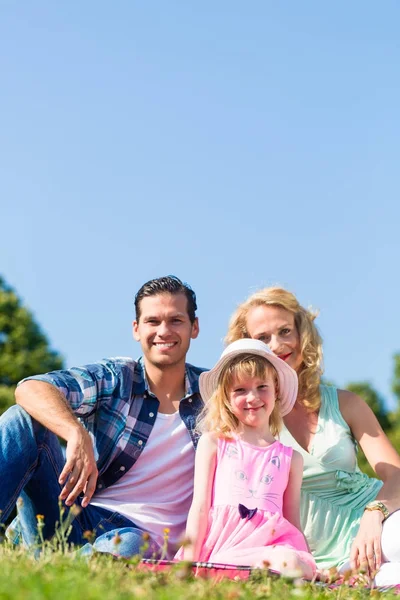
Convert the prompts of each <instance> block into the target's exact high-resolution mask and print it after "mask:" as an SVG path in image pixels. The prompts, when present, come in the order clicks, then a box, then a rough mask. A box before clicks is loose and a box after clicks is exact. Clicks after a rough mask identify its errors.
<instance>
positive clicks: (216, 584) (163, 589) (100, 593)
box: [0, 546, 399, 600]
mask: <svg viewBox="0 0 400 600" xmlns="http://www.w3.org/2000/svg"><path fill="white" fill-rule="evenodd" d="M0 561H1V577H0V599H1V600H3V599H4V600H5V599H10V600H11V599H12V600H26V599H29V600H39V599H40V600H42V599H45V598H49V599H50V598H51V600H67V599H68V600H70V599H72V598H73V599H75V598H79V599H84V600H117V599H118V600H125V599H126V600H128V599H130V600H131V599H134V598H138V599H143V600H153V599H160V600H203V599H204V600H206V599H207V600H208V599H211V598H215V599H218V600H219V599H220V600H261V599H264V600H265V599H267V598H271V599H272V598H278V599H279V600H296V599H297V600H307V599H311V598H312V599H316V600H317V599H321V600H322V599H327V600H328V599H331V600H334V599H337V600H347V599H348V600H350V599H354V600H356V599H360V600H361V599H362V598H370V597H371V596H373V597H374V598H382V599H387V600H389V599H390V598H399V596H395V595H394V594H393V593H392V592H386V593H384V594H381V593H379V592H378V591H376V590H372V591H371V590H369V589H366V588H364V587H359V588H354V589H349V588H347V587H346V586H341V587H340V588H337V589H329V588H327V587H320V586H318V585H312V584H305V585H302V584H300V582H293V581H289V580H284V579H282V578H280V579H276V578H271V577H268V575H267V574H264V573H260V574H257V575H256V576H253V577H252V578H251V579H249V580H247V581H231V580H223V581H215V580H207V579H204V578H195V577H193V576H192V574H191V571H190V570H189V569H187V568H186V566H185V565H184V564H182V565H179V566H178V567H176V568H175V569H174V570H171V571H168V572H167V571H158V572H155V571H143V570H139V569H138V568H137V566H136V564H135V562H134V561H126V560H116V559H113V558H112V557H110V556H101V555H96V556H95V557H92V558H91V559H90V560H86V561H85V560H83V559H81V558H77V557H76V556H74V554H73V553H71V552H70V553H68V552H67V553H64V554H62V553H61V552H53V553H49V552H47V553H46V555H45V556H43V557H41V558H39V559H36V560H35V559H33V558H32V557H30V556H29V555H27V554H26V553H25V552H23V551H21V550H16V549H11V548H10V547H7V546H1V547H0Z"/></svg>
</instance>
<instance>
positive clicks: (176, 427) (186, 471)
mask: <svg viewBox="0 0 400 600" xmlns="http://www.w3.org/2000/svg"><path fill="white" fill-rule="evenodd" d="M194 454H195V453H194V448H193V444H192V440H191V438H190V435H189V432H188V430H187V428H186V426H185V424H184V422H183V421H182V419H181V417H180V415H179V412H176V413H174V414H172V415H167V414H163V413H158V414H157V418H156V420H155V423H154V426H153V429H152V431H151V434H150V436H149V439H148V441H147V443H146V445H145V447H144V449H143V451H142V453H141V455H140V457H139V458H138V460H137V461H136V463H135V464H134V465H133V467H132V468H131V469H129V471H127V472H126V473H125V475H123V476H122V477H121V478H120V479H119V480H118V481H117V482H116V483H114V484H113V485H112V486H110V487H108V488H106V489H104V490H101V491H98V492H96V493H95V494H94V496H93V498H92V501H91V504H92V505H93V506H99V507H101V508H106V509H108V510H110V511H112V512H118V513H120V514H121V515H123V516H124V517H127V518H128V519H131V520H132V521H133V523H135V525H137V526H138V527H140V528H141V529H144V530H145V531H148V532H149V534H150V535H151V537H152V538H153V539H154V540H155V541H156V542H158V543H159V544H160V545H162V544H163V534H164V529H165V528H168V529H169V534H168V541H169V544H171V546H172V548H170V550H171V552H175V548H176V547H177V545H178V544H179V543H180V542H181V541H182V538H183V535H184V532H185V525H186V519H187V514H188V512H189V508H190V504H191V501H192V495H193V478H194Z"/></svg>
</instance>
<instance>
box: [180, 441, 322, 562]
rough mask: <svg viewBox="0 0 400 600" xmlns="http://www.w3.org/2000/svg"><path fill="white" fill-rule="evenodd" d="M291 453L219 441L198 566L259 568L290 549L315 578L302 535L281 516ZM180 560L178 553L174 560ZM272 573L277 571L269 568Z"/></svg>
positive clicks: (280, 447) (276, 446)
mask: <svg viewBox="0 0 400 600" xmlns="http://www.w3.org/2000/svg"><path fill="white" fill-rule="evenodd" d="M292 453H293V449H292V448H289V447H288V446H284V445H283V444H281V443H280V442H279V441H278V440H277V441H275V442H274V443H273V444H271V445H270V446H268V447H265V448H260V447H258V446H253V445H252V444H248V443H247V442H243V441H242V440H239V439H237V438H236V439H233V440H229V439H225V438H219V439H218V448H217V465H216V469H215V476H214V484H213V491H212V501H211V509H210V513H209V518H208V528H207V533H206V536H205V539H204V543H203V545H202V548H201V552H200V558H199V561H201V562H203V561H204V562H213V563H223V564H230V565H249V566H262V563H263V561H268V562H269V563H271V564H272V563H273V560H272V559H273V553H274V552H275V555H276V551H277V550H278V552H279V554H280V555H282V550H283V548H279V549H278V548H275V547H282V546H284V547H285V548H290V549H291V550H294V551H295V552H296V554H297V555H298V558H299V559H300V560H301V562H303V563H305V564H306V565H308V566H309V567H310V569H311V571H312V572H313V573H314V572H315V569H316V566H315V561H314V559H313V557H312V555H311V554H310V553H309V552H308V550H307V546H306V543H305V540H304V537H303V534H302V533H301V532H300V531H299V530H298V529H297V528H296V527H295V526H294V525H292V524H291V523H289V521H287V520H286V519H285V518H284V517H283V516H282V503H283V494H284V492H285V489H286V486H287V483H288V477H289V471H290V463H291V459H292ZM181 557H182V549H181V550H180V551H179V552H178V555H177V557H176V558H181ZM272 568H275V567H272Z"/></svg>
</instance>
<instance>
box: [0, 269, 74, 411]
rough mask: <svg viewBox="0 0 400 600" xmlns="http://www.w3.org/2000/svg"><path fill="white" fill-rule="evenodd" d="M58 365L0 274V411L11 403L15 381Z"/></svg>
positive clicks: (61, 361) (52, 352) (54, 353)
mask: <svg viewBox="0 0 400 600" xmlns="http://www.w3.org/2000/svg"><path fill="white" fill-rule="evenodd" d="M62 366H63V359H62V357H61V356H60V355H59V354H58V353H57V352H55V351H53V350H50V348H49V343H48V340H47V338H46V336H45V335H44V333H43V332H42V330H41V329H40V327H39V325H38V324H37V323H36V322H35V320H34V318H33V315H32V313H31V312H30V311H29V310H28V309H27V308H26V307H24V306H23V305H22V302H21V300H20V299H19V298H18V296H17V294H16V293H15V291H14V290H13V289H12V288H11V287H9V286H8V285H7V284H6V283H5V281H4V279H3V278H2V277H0V413H1V412H3V411H4V410H5V409H6V408H7V407H8V406H10V405H11V404H12V403H13V396H14V389H15V386H16V384H17V383H18V381H20V380H21V379H23V378H24V377H28V376H29V375H35V374H39V373H46V372H48V371H54V370H56V369H61V368H62Z"/></svg>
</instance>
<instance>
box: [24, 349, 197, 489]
mask: <svg viewBox="0 0 400 600" xmlns="http://www.w3.org/2000/svg"><path fill="white" fill-rule="evenodd" d="M203 371H205V369H200V368H198V367H194V366H193V365H190V364H188V363H187V364H186V369H185V386H186V395H185V397H184V398H183V399H182V400H181V402H180V404H179V412H180V415H181V418H182V420H183V421H184V423H185V425H186V427H187V429H188V431H189V433H190V437H191V438H192V442H193V445H194V447H196V445H197V440H198V435H197V433H196V432H195V425H196V418H197V415H198V413H199V412H200V410H201V408H202V406H203V402H202V400H201V397H200V394H199V376H200V373H202V372H203ZM27 379H37V380H39V381H45V382H46V383H51V384H52V385H54V386H56V387H57V388H58V389H59V390H60V391H61V392H62V393H63V394H64V396H65V397H66V399H67V401H68V403H69V405H70V406H71V409H72V411H73V412H74V414H75V415H76V416H77V417H78V418H79V420H80V421H81V422H82V424H83V425H84V427H85V428H86V429H87V430H88V432H89V434H90V435H91V437H92V440H93V447H94V451H95V456H96V460H97V468H98V470H99V477H98V480H97V489H98V490H100V489H102V488H105V487H109V486H110V485H112V484H113V483H115V482H116V481H118V479H120V477H122V476H123V475H124V473H126V471H128V469H130V468H131V467H132V466H133V465H134V464H135V462H136V461H137V459H138V458H139V456H140V454H141V452H142V451H143V448H144V447H145V445H146V442H147V440H148V439H149V435H150V433H151V430H152V428H153V425H154V422H155V420H156V417H157V412H158V408H159V401H158V400H157V398H156V396H154V394H152V393H151V391H150V390H149V388H148V384H147V380H146V374H145V369H144V363H143V358H140V359H139V360H138V361H134V360H132V359H131V358H120V357H118V358H109V359H105V360H102V361H100V362H97V363H94V364H92V365H86V366H84V367H75V368H72V369H68V370H65V371H53V372H51V373H46V374H45V375H37V376H35V377H28V378H27Z"/></svg>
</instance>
